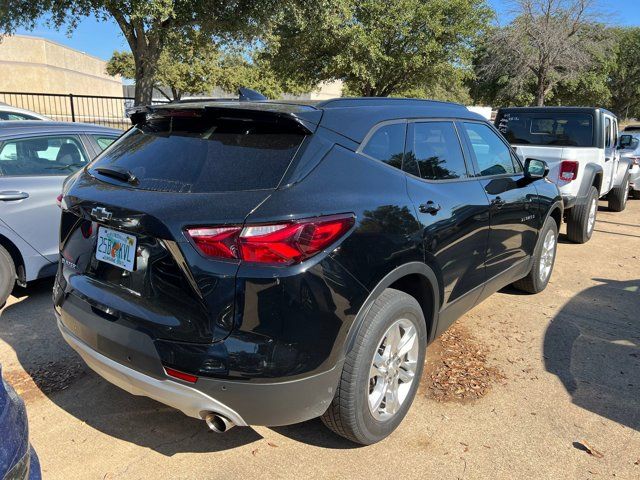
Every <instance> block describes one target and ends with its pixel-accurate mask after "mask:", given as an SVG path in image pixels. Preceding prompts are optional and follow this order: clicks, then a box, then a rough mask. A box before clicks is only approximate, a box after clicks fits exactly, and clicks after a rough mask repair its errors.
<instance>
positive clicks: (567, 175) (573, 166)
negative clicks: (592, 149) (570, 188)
mask: <svg viewBox="0 0 640 480" xmlns="http://www.w3.org/2000/svg"><path fill="white" fill-rule="evenodd" d="M579 165H580V164H579V163H578V162H576V161H575V160H562V162H561V163H560V180H563V181H565V182H571V181H572V180H575V179H576V178H578V166H579Z"/></svg>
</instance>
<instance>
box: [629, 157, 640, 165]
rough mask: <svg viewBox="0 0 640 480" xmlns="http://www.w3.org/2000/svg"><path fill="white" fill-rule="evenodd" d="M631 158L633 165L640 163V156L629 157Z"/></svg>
mask: <svg viewBox="0 0 640 480" xmlns="http://www.w3.org/2000/svg"><path fill="white" fill-rule="evenodd" d="M629 160H631V165H630V166H631V167H633V166H634V165H640V157H629Z"/></svg>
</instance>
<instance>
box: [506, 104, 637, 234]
mask: <svg viewBox="0 0 640 480" xmlns="http://www.w3.org/2000/svg"><path fill="white" fill-rule="evenodd" d="M495 125H496V127H497V128H498V130H500V132H502V134H503V135H504V136H505V138H506V139H507V140H508V141H509V143H510V144H511V145H512V146H513V148H514V150H515V151H516V153H517V154H518V155H519V156H520V157H521V158H522V159H523V161H524V160H525V159H527V158H536V159H539V160H544V161H545V162H547V165H548V166H549V175H548V177H547V178H549V179H550V180H551V181H553V182H555V183H556V184H557V185H558V188H559V189H560V193H561V194H562V198H563V200H564V207H565V220H566V222H567V236H568V237H569V239H570V240H571V241H573V242H576V243H585V242H587V241H588V240H589V239H590V238H591V235H592V233H593V228H594V226H595V222H596V213H597V211H598V198H604V197H606V198H607V200H608V202H609V209H610V210H613V211H614V212H621V211H622V210H624V208H625V206H626V203H627V197H628V196H629V167H630V162H629V161H628V159H625V158H620V154H619V153H618V151H617V149H616V141H617V138H618V119H617V118H616V116H615V115H614V114H613V113H611V112H609V111H607V110H605V109H602V108H591V107H514V108H502V109H500V110H498V114H497V116H496V120H495Z"/></svg>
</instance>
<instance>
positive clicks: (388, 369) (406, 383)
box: [368, 318, 420, 421]
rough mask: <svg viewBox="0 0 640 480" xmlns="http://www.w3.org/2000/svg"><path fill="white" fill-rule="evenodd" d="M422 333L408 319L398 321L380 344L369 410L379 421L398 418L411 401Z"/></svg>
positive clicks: (371, 380)
mask: <svg viewBox="0 0 640 480" xmlns="http://www.w3.org/2000/svg"><path fill="white" fill-rule="evenodd" d="M419 343H420V342H419V341H418V331H417V329H416V327H415V326H414V324H413V323H412V322H411V321H409V320H408V319H405V318H401V319H399V320H396V321H395V322H394V323H393V325H391V326H390V327H389V328H388V329H387V331H386V332H385V333H384V335H383V336H382V338H381V339H380V341H379V342H378V348H377V349H376V351H375V353H374V355H373V359H372V360H371V368H370V371H369V390H368V404H369V411H370V412H371V414H372V415H373V417H374V418H375V419H376V420H381V421H384V420H388V419H389V418H391V417H392V416H394V415H395V414H396V413H397V412H398V411H399V410H400V407H401V406H402V404H403V403H404V402H405V400H406V399H407V396H408V394H409V391H410V390H411V385H412V384H413V382H414V381H416V379H415V374H416V369H417V361H418V357H419V356H418V351H419Z"/></svg>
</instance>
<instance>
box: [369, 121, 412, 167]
mask: <svg viewBox="0 0 640 480" xmlns="http://www.w3.org/2000/svg"><path fill="white" fill-rule="evenodd" d="M406 130H407V124H406V123H404V122H403V123H392V124H390V125H383V126H382V127H380V128H378V129H377V130H376V131H375V132H374V133H373V135H371V137H370V138H369V140H368V141H367V144H366V145H365V146H364V148H363V149H362V153H364V154H365V155H368V156H369V157H371V158H375V159H376V160H380V161H381V162H384V163H386V164H388V165H391V166H392V167H396V168H402V157H403V156H404V136H405V132H406Z"/></svg>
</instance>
